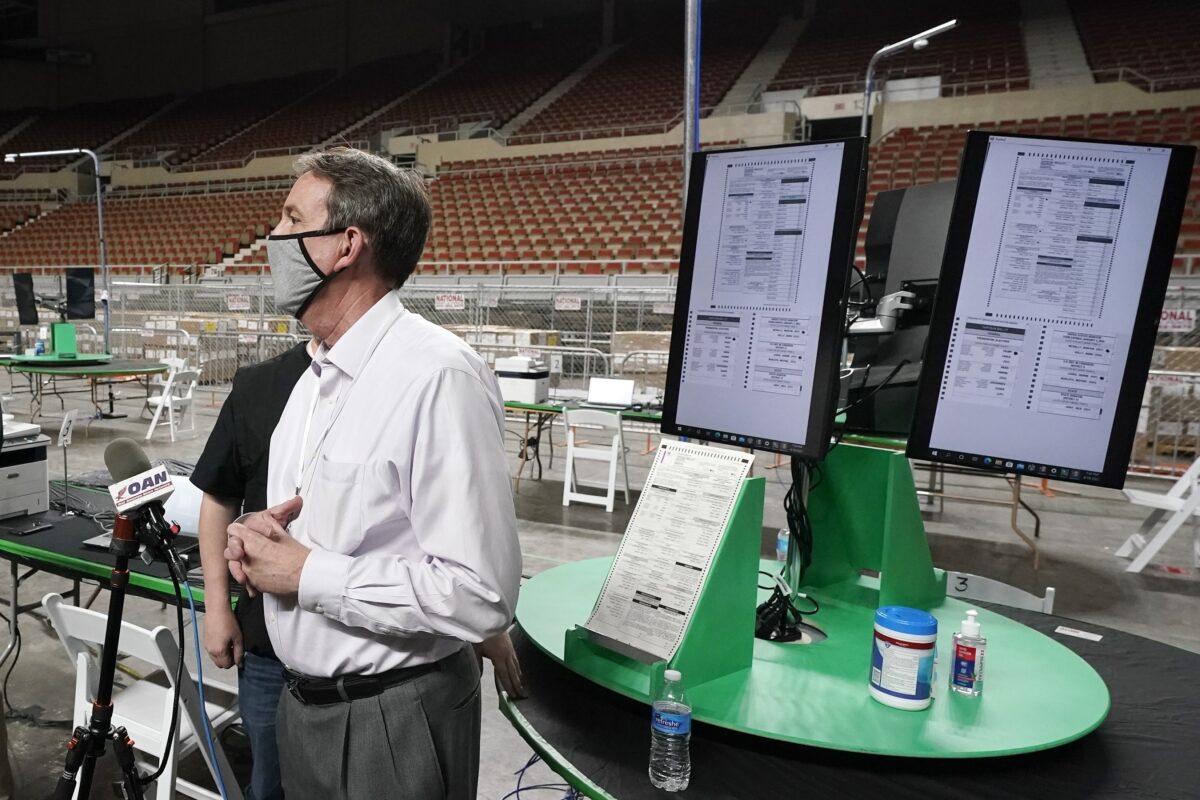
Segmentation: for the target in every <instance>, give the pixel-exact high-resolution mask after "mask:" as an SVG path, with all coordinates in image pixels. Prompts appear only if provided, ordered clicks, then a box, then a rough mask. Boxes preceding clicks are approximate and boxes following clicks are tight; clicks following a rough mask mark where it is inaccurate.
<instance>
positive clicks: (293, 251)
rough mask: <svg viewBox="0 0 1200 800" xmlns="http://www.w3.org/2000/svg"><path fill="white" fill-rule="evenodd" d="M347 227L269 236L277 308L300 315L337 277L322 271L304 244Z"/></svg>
mask: <svg viewBox="0 0 1200 800" xmlns="http://www.w3.org/2000/svg"><path fill="white" fill-rule="evenodd" d="M345 230H346V229H345V228H336V229H331V230H323V231H306V232H304V233H293V234H289V235H286V236H268V237H267V262H268V263H269V264H270V265H271V278H272V280H273V281H274V283H275V309H276V310H277V311H279V312H280V313H283V314H291V315H292V316H294V317H295V318H296V319H299V318H300V315H301V314H303V313H304V309H306V308H308V306H309V304H310V303H311V302H312V301H313V298H314V297H316V296H317V293H318V292H320V291H321V289H322V288H323V287H324V286H325V284H327V283H329V281H330V279H332V277H333V276H332V275H326V274H325V273H324V272H322V271H321V268H320V267H318V266H317V264H316V262H315V261H313V260H312V256H310V255H309V254H308V248H307V247H305V246H304V240H305V239H310V238H313V237H316V236H333V235H334V234H337V233H342V232H344V231H345Z"/></svg>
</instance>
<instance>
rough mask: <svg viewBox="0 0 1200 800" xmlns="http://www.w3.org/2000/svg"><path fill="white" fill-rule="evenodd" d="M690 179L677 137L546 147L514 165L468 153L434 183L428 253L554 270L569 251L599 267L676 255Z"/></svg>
mask: <svg viewBox="0 0 1200 800" xmlns="http://www.w3.org/2000/svg"><path fill="white" fill-rule="evenodd" d="M682 179H683V168H682V164H681V161H680V158H679V151H678V149H677V148H674V147H669V148H641V149H640V150H639V152H637V153H636V154H635V153H633V152H631V151H629V150H607V151H598V152H597V151H592V152H588V153H568V154H564V155H562V156H557V157H556V156H539V157H537V158H532V159H531V158H526V159H522V160H521V163H520V164H519V165H512V166H501V165H498V164H489V163H487V162H486V161H484V162H479V161H472V162H459V163H457V164H455V165H454V167H453V168H452V169H444V170H442V171H441V172H440V173H439V176H438V178H437V179H436V180H434V181H433V182H432V184H431V185H430V189H431V195H432V200H433V209H434V214H433V218H434V225H433V230H432V231H431V233H430V237H429V242H428V244H427V245H426V248H425V254H424V257H423V259H422V260H423V262H425V264H426V265H427V266H428V267H429V268H430V269H432V265H433V264H435V263H442V262H484V263H486V264H488V265H491V267H495V268H496V269H498V268H499V265H500V264H507V263H510V262H534V263H523V267H524V269H523V271H524V273H526V274H529V273H530V272H533V273H535V274H536V273H541V272H544V271H550V272H553V271H554V264H555V263H556V262H560V261H580V262H594V263H595V264H596V269H595V270H593V271H592V272H593V273H596V274H599V273H600V272H602V271H603V268H602V267H601V266H600V262H611V261H617V260H620V261H626V260H628V261H641V260H650V259H653V260H670V261H676V260H678V258H679V244H680V242H681V241H682V236H681V233H680V230H681V226H682V212H681V205H680V194H681V192H682ZM538 262H541V263H538ZM489 268H490V267H489ZM468 269H471V267H470V266H468ZM571 269H574V270H576V271H582V272H583V273H584V274H589V273H588V271H587V270H586V269H584V268H583V267H580V266H579V265H572V266H571ZM564 271H566V270H565V269H564Z"/></svg>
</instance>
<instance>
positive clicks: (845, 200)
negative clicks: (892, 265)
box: [660, 136, 866, 460]
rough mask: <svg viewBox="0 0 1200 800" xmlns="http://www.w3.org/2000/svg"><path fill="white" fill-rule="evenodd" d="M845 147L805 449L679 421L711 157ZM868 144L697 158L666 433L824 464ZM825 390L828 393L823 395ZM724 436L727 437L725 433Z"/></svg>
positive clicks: (854, 140) (856, 141) (679, 283)
mask: <svg viewBox="0 0 1200 800" xmlns="http://www.w3.org/2000/svg"><path fill="white" fill-rule="evenodd" d="M831 144H841V145H842V165H841V167H842V168H841V174H840V176H839V178H838V194H837V198H836V199H835V201H834V203H835V205H834V223H833V230H832V232H831V240H832V246H831V247H830V250H829V263H828V264H827V265H826V280H825V294H824V299H823V302H822V313H821V324H820V325H819V326H818V333H817V346H816V351H815V355H814V358H813V381H812V386H813V387H814V392H813V397H812V402H811V404H810V407H809V416H808V428H807V433H806V434H805V442H804V444H803V445H801V446H799V447H795V446H783V445H775V446H772V445H771V444H769V442H771V440H769V439H762V438H761V437H756V438H755V439H754V440H753V442H751V441H747V440H749V439H750V437H749V436H746V435H743V432H740V431H708V430H702V429H699V428H695V427H692V426H687V425H680V424H679V423H678V421H677V414H678V391H679V383H680V376H681V374H682V370H683V359H684V338H685V337H684V333H685V332H686V331H687V322H688V313H689V311H690V308H691V296H692V275H693V272H694V269H695V258H696V239H697V236H698V233H699V227H700V205H701V201H702V199H703V192H704V175H705V172H706V170H707V164H708V158H709V157H710V156H712V155H716V154H722V155H723V154H728V153H743V152H744V153H754V152H766V151H771V150H779V149H783V148H797V147H800V148H803V147H805V146H814V147H815V146H821V145H831ZM865 156H866V139H864V138H863V137H861V136H854V137H850V138H845V139H826V140H822V141H820V142H806V143H804V144H797V143H795V142H791V143H787V144H781V145H768V146H760V147H738V148H726V149H721V150H705V151H702V152H698V153H693V154H692V160H691V172H690V177H689V184H688V193H687V202H686V206H685V210H684V219H683V245H682V247H681V250H680V258H679V275H678V279H677V280H676V286H675V313H674V317H673V322H672V330H673V331H674V332H675V335H673V336H672V337H671V353H670V358H669V360H668V363H667V383H666V388H665V390H664V398H663V415H662V423H661V426H660V429H661V431H662V432H663V433H665V434H671V435H674V436H684V437H688V438H690V439H699V440H702V441H709V442H717V443H719V444H730V445H736V446H739V447H752V448H753V449H754V450H763V451H766V452H775V453H783V454H785V455H790V456H793V457H797V458H803V459H813V460H816V459H820V458H822V457H823V456H824V455H825V453H826V451H828V449H829V445H830V437H831V436H832V433H833V419H834V416H835V415H836V413H837V399H838V388H839V387H838V381H839V374H840V360H841V344H842V338H843V335H844V331H845V325H846V302H845V301H846V293H847V289H848V288H849V285H850V274H851V265H852V264H853V263H854V248H855V245H856V243H857V237H858V229H859V226H860V224H861V222H862V214H863V189H864V187H865V181H866V162H865ZM817 387H823V391H820V392H819V393H818V392H817V391H816V390H817ZM722 434H724V436H723V435H722Z"/></svg>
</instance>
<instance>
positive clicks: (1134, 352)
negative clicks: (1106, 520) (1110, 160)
mask: <svg viewBox="0 0 1200 800" xmlns="http://www.w3.org/2000/svg"><path fill="white" fill-rule="evenodd" d="M993 136H999V137H1005V138H1020V139H1033V140H1039V141H1050V142H1065V143H1084V144H1101V145H1121V146H1132V147H1153V148H1161V149H1166V150H1170V151H1171V155H1170V160H1169V162H1168V165H1167V173H1166V177H1165V179H1164V181H1163V191H1162V196H1161V199H1160V202H1159V206H1158V217H1157V219H1156V220H1155V225H1154V234H1153V237H1152V239H1151V243H1150V250H1149V253H1148V254H1147V259H1146V261H1147V267H1146V276H1145V279H1144V280H1143V282H1142V292H1141V296H1140V297H1139V298H1138V309H1137V314H1136V323H1135V325H1134V330H1133V333H1132V336H1131V337H1130V342H1129V355H1128V357H1127V358H1126V361H1125V371H1124V373H1123V375H1122V377H1121V392H1120V394H1119V395H1118V397H1117V405H1116V409H1115V411H1114V414H1113V424H1112V430H1111V433H1110V434H1109V440H1108V450H1107V453H1106V454H1105V459H1104V468H1103V470H1102V471H1101V472H1100V473H1099V476H1098V477H1095V478H1090V477H1088V475H1087V474H1086V473H1085V472H1084V471H1083V470H1079V473H1080V474H1079V475H1078V476H1072V475H1071V473H1070V472H1060V473H1058V474H1054V475H1043V474H1041V473H1038V474H1037V477H1050V478H1053V479H1054V480H1061V481H1068V482H1071V483H1082V484H1086V485H1089V486H1103V487H1108V488H1113V489H1120V488H1122V487H1123V486H1124V484H1125V475H1126V471H1127V469H1128V466H1129V455H1130V452H1131V451H1132V449H1133V440H1134V437H1135V435H1136V433H1137V419H1138V413H1139V410H1140V408H1141V403H1142V392H1143V388H1144V386H1145V381H1146V376H1147V374H1148V372H1149V370H1150V363H1151V358H1152V357H1153V353H1154V343H1155V337H1156V336H1157V334H1158V323H1159V319H1160V314H1161V311H1162V305H1163V300H1164V298H1165V295H1166V289H1167V284H1168V282H1169V281H1170V278H1171V266H1172V262H1173V260H1174V257H1175V243H1176V241H1177V239H1178V237H1179V227H1180V222H1181V219H1182V216H1183V211H1184V208H1185V205H1186V202H1187V192H1188V184H1189V182H1190V181H1191V174H1192V163H1193V161H1194V159H1195V154H1196V148H1195V147H1192V146H1190V145H1177V144H1164V143H1159V142H1125V141H1115V140H1111V139H1089V138H1083V137H1073V136H1041V135H1036V136H1035V135H1031V134H1024V133H1011V132H1004V131H983V130H973V131H969V132H968V133H967V140H966V144H965V146H964V148H963V152H962V157H961V160H960V163H959V171H958V188H957V189H956V191H955V195H954V203H953V206H952V210H951V212H950V228H949V230H948V232H947V235H946V248H945V251H944V255H943V257H942V270H941V277H940V279H939V282H938V291H937V296H936V297H935V298H934V304H933V314H932V318H931V319H930V325H929V337H928V340H927V342H926V346H925V361H924V364H923V366H922V370H921V377H920V379H919V380H918V381H917V399H916V405H915V407H914V410H913V422H912V430H911V432H910V434H909V437H908V445H907V447H906V449H905V453H906V455H907V456H908V457H909V458H917V459H921V460H924V461H932V462H938V463H945V464H954V465H958V466H969V467H971V468H972V469H982V470H986V471H991V472H998V473H1006V474H1015V475H1025V474H1030V473H1027V472H1021V471H1019V470H1016V469H1015V465H1016V464H1018V463H1022V462H1019V461H1017V460H1016V459H1013V462H1012V463H1013V464H1014V468H1010V467H1007V466H1005V462H995V461H994V462H993V463H991V464H985V463H982V460H981V462H980V463H975V462H967V463H964V459H959V458H958V456H959V455H963V454H959V453H956V452H955V451H951V452H950V454H949V455H947V454H945V453H943V452H940V451H941V448H939V453H938V455H934V453H933V451H932V448H931V447H930V443H929V440H930V438H931V436H932V434H933V420H934V415H935V414H936V413H937V405H938V393H939V387H940V386H941V383H942V377H943V375H944V374H945V369H946V353H947V351H948V349H949V344H950V331H951V328H952V327H953V322H954V314H955V311H956V310H957V308H958V296H959V290H960V289H961V286H962V274H963V268H964V266H965V264H966V258H967V247H968V245H969V243H970V239H971V228H972V226H973V225H974V221H975V207H976V203H977V201H978V199H979V187H980V183H981V182H982V180H983V168H984V163H985V162H986V160H987V151H988V144H989V142H990V140H991V137H993ZM973 455H979V456H982V455H984V454H973Z"/></svg>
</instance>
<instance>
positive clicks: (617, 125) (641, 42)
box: [513, 10, 776, 142]
mask: <svg viewBox="0 0 1200 800" xmlns="http://www.w3.org/2000/svg"><path fill="white" fill-rule="evenodd" d="M775 22H776V20H775V18H774V17H773V16H770V15H766V14H757V13H756V14H746V13H739V12H738V11H737V10H733V11H729V10H723V11H719V12H716V11H715V12H714V13H712V14H709V15H708V16H705V17H704V20H703V29H704V30H703V48H704V49H703V52H704V55H703V59H704V61H703V69H702V77H701V85H700V107H701V109H711V108H712V107H713V106H715V105H717V103H719V102H720V101H721V99H722V98H723V97H724V96H725V94H726V93H727V92H728V91H729V89H730V88H731V87H732V86H733V84H734V82H735V81H736V80H737V79H738V76H740V75H741V73H742V72H743V71H744V70H745V68H746V66H747V65H748V64H749V63H750V61H751V60H752V59H753V58H754V56H755V55H756V54H757V52H758V50H759V48H760V47H761V46H762V44H763V42H764V41H765V40H766V38H767V36H768V35H769V34H770V32H771V31H772V30H773V29H774V26H775ZM679 24H680V23H678V22H677V21H674V18H673V17H672V18H668V19H667V20H661V21H658V22H655V23H647V24H644V25H642V26H641V30H642V31H643V32H642V33H641V34H639V35H637V36H635V37H634V38H633V39H632V40H630V41H629V42H627V43H625V44H624V45H623V46H621V47H620V49H618V50H617V51H616V52H615V53H613V54H612V55H611V56H609V57H608V58H607V59H606V60H605V61H604V62H602V63H601V64H600V65H599V66H597V67H596V69H594V70H593V71H592V72H590V73H589V74H588V75H586V76H585V77H584V78H583V80H581V81H580V82H579V83H578V84H576V85H575V86H574V87H572V88H571V89H570V91H568V92H566V93H565V94H564V95H563V96H562V97H560V98H558V99H557V100H555V101H554V102H553V103H551V104H550V106H549V107H548V108H546V109H545V110H544V111H542V112H541V113H540V114H538V115H537V116H535V117H534V118H533V119H531V120H529V121H528V122H527V123H525V124H524V125H523V126H521V128H520V130H519V131H518V132H517V134H518V135H517V137H516V138H515V139H514V140H513V141H517V142H520V141H524V140H533V139H536V140H546V141H555V140H560V139H578V138H602V137H609V136H625V135H632V134H645V133H655V132H657V133H661V132H663V128H664V126H669V125H671V124H673V122H677V121H678V120H679V118H680V115H681V113H682V110H683V43H682V41H680V37H673V38H671V39H669V40H667V41H665V42H664V40H663V37H662V35H661V31H662V30H664V29H668V30H678V29H679ZM664 26H665V27H664ZM706 114H707V112H706ZM579 131H586V132H587V133H586V134H584V135H582V136H581V135H579V134H578V133H576V132H579Z"/></svg>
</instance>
